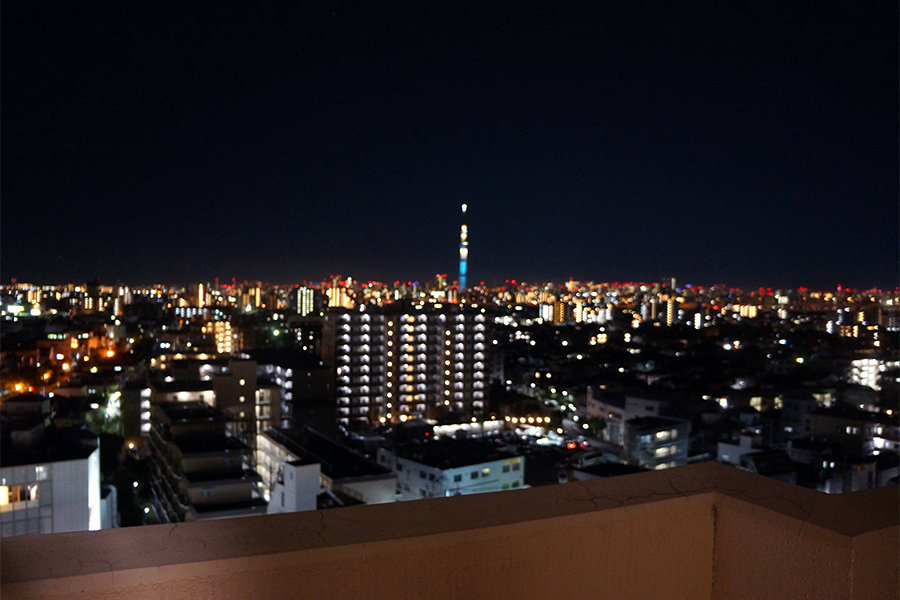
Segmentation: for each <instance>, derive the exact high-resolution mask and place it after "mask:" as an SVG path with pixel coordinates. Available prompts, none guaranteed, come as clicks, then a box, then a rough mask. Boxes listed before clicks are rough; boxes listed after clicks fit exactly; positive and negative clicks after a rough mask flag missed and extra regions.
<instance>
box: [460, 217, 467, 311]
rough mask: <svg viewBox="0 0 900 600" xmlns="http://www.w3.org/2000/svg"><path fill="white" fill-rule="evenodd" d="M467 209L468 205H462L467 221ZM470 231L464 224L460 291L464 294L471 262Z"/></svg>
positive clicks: (461, 246) (461, 231) (462, 229)
mask: <svg viewBox="0 0 900 600" xmlns="http://www.w3.org/2000/svg"><path fill="white" fill-rule="evenodd" d="M466 208H468V205H466V204H463V205H462V214H463V219H464V220H465V216H466ZM468 236H469V230H468V228H467V227H466V224H465V223H463V224H462V226H461V227H460V228H459V291H460V293H462V292H463V291H465V289H466V263H467V262H468V260H469V242H468V239H467V238H468Z"/></svg>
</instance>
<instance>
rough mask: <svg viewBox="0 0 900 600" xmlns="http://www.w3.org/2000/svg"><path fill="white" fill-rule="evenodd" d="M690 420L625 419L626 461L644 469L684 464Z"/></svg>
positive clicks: (668, 418)
mask: <svg viewBox="0 0 900 600" xmlns="http://www.w3.org/2000/svg"><path fill="white" fill-rule="evenodd" d="M690 432H691V423H690V421H685V420H683V419H675V418H672V417H638V418H635V419H630V420H628V421H626V422H625V457H624V458H625V460H626V462H628V464H631V465H637V466H640V467H644V468H645V469H665V468H668V467H678V466H682V465H686V464H687V457H688V436H689V435H690Z"/></svg>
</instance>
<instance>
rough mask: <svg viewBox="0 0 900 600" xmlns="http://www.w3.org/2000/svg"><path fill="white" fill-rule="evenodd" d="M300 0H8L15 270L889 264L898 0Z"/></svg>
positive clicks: (537, 273)
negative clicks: (464, 246)
mask: <svg viewBox="0 0 900 600" xmlns="http://www.w3.org/2000/svg"><path fill="white" fill-rule="evenodd" d="M298 4H301V3H295V2H284V3H283V4H280V5H277V7H276V8H260V6H259V5H260V3H256V2H241V3H232V4H228V3H220V2H214V3H210V4H201V3H199V2H176V3H171V5H166V4H165V3H157V2H115V3H114V2H105V3H90V2H66V3H58V4H57V3H50V2H34V1H33V0H28V1H13V0H4V1H3V3H2V8H0V23H2V37H0V44H2V46H0V48H2V56H0V83H2V87H0V90H2V94H0V100H2V110H0V119H2V129H0V131H2V139H0V141H2V146H0V149H2V154H0V156H2V165H0V167H2V168H0V198H2V213H0V222H2V255H0V258H2V274H0V275H2V278H3V280H4V281H9V280H10V278H12V277H16V278H18V280H19V281H30V282H34V283H60V282H69V281H71V282H83V281H87V280H88V279H92V278H93V277H99V278H100V280H101V281H103V282H106V283H112V282H115V281H125V282H129V283H146V282H155V281H160V282H172V283H185V282H189V281H200V280H211V279H213V278H215V277H219V278H220V280H223V281H224V280H230V279H231V278H237V279H238V280H243V279H250V280H257V279H259V280H263V281H272V282H279V283H289V282H296V281H301V280H304V279H311V280H313V279H315V280H319V279H322V278H325V277H327V276H328V275H329V274H332V273H340V274H343V275H344V276H352V277H355V278H358V279H363V280H366V279H379V280H385V281H393V280H395V279H404V280H406V279H419V280H425V279H429V278H431V277H433V276H434V274H435V273H439V272H440V273H448V274H449V275H450V278H451V279H456V273H457V249H456V246H457V243H458V231H459V224H460V204H461V203H463V202H465V203H468V205H469V214H468V218H467V221H468V224H469V230H470V263H469V273H470V275H469V281H470V283H473V282H478V281H482V280H486V281H488V282H491V281H497V280H503V279H508V278H509V279H520V280H528V281H550V280H552V281H558V282H559V281H562V280H564V279H568V278H569V277H574V278H575V279H581V280H594V281H626V280H643V281H658V280H660V279H661V278H663V277H665V276H667V275H670V274H674V275H675V276H677V277H678V280H679V282H683V283H695V284H700V285H708V284H713V283H726V284H730V285H745V286H759V285H764V286H771V287H797V286H804V285H805V286H809V287H814V288H816V287H833V286H835V285H837V284H843V285H845V286H852V287H861V288H869V287H883V288H885V287H886V288H894V287H895V286H896V285H897V283H898V278H900V260H898V256H900V234H898V232H900V218H898V214H900V209H898V165H900V156H898V7H897V3H896V2H872V3H866V2H810V3H799V2H796V3H795V2H753V3H742V2H715V3H709V4H705V3H682V2H675V3H672V2H661V3H644V2H630V1H629V2H618V3H612V2H592V1H591V2H571V3H564V2H547V3H530V2H522V1H516V2H490V3H487V2H472V3H468V2H456V1H454V2H449V1H448V2H427V1H417V2H408V3H401V2H390V3H373V2H337V3H328V2H314V3H302V4H303V6H295V5H298ZM307 4H309V5H310V6H307ZM487 5H489V6H487ZM600 5H602V6H600ZM688 5H689V6H688Z"/></svg>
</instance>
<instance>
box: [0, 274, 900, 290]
mask: <svg viewBox="0 0 900 600" xmlns="http://www.w3.org/2000/svg"><path fill="white" fill-rule="evenodd" d="M438 275H441V274H436V275H435V276H434V277H433V278H428V279H412V280H410V279H407V280H403V279H394V280H393V281H383V280H378V279H360V278H356V277H352V276H349V277H346V276H343V275H340V274H336V275H330V276H328V277H322V278H320V279H315V280H311V279H303V280H295V281H293V282H288V283H283V282H273V281H265V280H262V279H246V278H244V279H241V280H238V279H237V278H236V277H232V278H230V279H224V280H223V279H222V278H218V277H214V278H211V279H197V280H192V281H188V282H184V281H183V280H180V279H179V280H176V281H169V282H164V281H155V282H149V283H148V282H141V283H129V282H128V281H127V280H125V279H116V280H114V281H113V280H107V281H106V282H104V281H103V280H101V279H100V278H98V277H95V278H93V279H88V280H85V281H67V282H63V283H35V282H34V280H32V281H18V279H19V278H17V277H13V278H10V279H9V280H8V281H7V282H4V283H2V284H0V286H2V287H12V286H17V285H32V286H35V287H48V286H49V287H55V286H68V285H75V286H84V285H88V284H91V283H95V282H96V283H99V284H100V285H102V286H113V285H127V286H129V287H154V286H166V287H189V286H192V285H198V284H204V285H209V284H212V283H218V285H220V286H224V287H230V286H238V285H241V286H242V285H265V286H270V287H281V288H284V287H300V286H305V285H314V286H317V287H318V286H323V287H324V286H325V284H330V283H332V281H333V280H334V279H335V278H339V279H340V280H341V281H347V280H348V279H349V280H352V281H353V282H355V283H357V284H360V285H363V286H370V285H381V286H396V285H419V286H421V285H424V284H425V283H431V282H435V281H436V279H437V276H438ZM444 276H446V274H444ZM675 279H676V285H675V289H676V290H679V289H682V290H684V289H701V290H706V289H711V288H725V289H728V290H741V291H759V290H765V291H772V292H774V291H815V292H820V291H831V292H835V291H836V292H855V293H859V292H877V293H885V292H888V293H889V292H898V291H900V285H898V286H895V287H894V288H893V289H891V288H884V287H879V286H872V287H857V286H853V287H847V286H843V285H842V284H835V285H834V286H832V287H816V286H809V285H798V286H795V287H785V286H782V287H774V286H759V285H754V286H740V285H730V284H726V283H723V282H717V283H713V284H697V283H684V284H680V285H679V284H678V283H677V279H678V278H677V277H675ZM446 281H447V287H449V288H456V287H457V286H458V281H457V280H456V279H453V280H450V279H447V280H446ZM569 282H573V283H575V284H579V285H592V286H610V287H618V288H622V287H636V286H651V287H652V286H656V285H664V283H665V281H664V279H662V280H658V281H641V280H629V281H618V280H616V281H597V280H592V279H588V280H585V279H575V278H574V277H569V278H568V279H564V280H561V281H560V282H555V281H526V280H520V279H504V280H503V281H497V280H496V279H495V280H492V281H490V282H485V281H481V282H478V283H477V284H474V285H472V284H470V285H469V286H468V289H476V288H485V289H497V288H504V287H507V286H516V287H520V286H525V287H534V286H554V287H562V288H564V287H565V286H566V284H568V283H569Z"/></svg>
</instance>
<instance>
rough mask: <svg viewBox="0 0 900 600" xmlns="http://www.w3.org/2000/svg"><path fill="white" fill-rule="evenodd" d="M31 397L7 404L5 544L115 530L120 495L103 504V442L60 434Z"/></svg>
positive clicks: (78, 432)
mask: <svg viewBox="0 0 900 600" xmlns="http://www.w3.org/2000/svg"><path fill="white" fill-rule="evenodd" d="M47 405H48V403H47V402H46V400H45V399H44V398H43V397H41V396H36V395H31V396H24V397H19V398H12V399H9V400H6V401H5V402H3V403H2V404H0V407H2V419H0V422H2V427H0V538H7V537H12V536H18V535H26V534H36V533H63V532H69V531H88V530H90V531H94V530H97V529H100V528H101V527H102V525H103V523H104V522H105V523H106V524H107V526H110V527H112V526H115V524H116V523H117V519H116V506H115V495H114V494H108V495H107V496H106V498H107V499H108V501H107V502H104V500H103V498H102V490H101V485H100V449H99V445H98V441H97V437H96V436H94V435H91V434H90V433H89V432H88V431H86V430H83V429H80V428H74V427H73V428H66V429H56V428H55V427H54V426H53V425H52V423H51V419H50V415H48V414H46V413H45V411H44V410H43V409H44V408H45V407H46V406H47Z"/></svg>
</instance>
